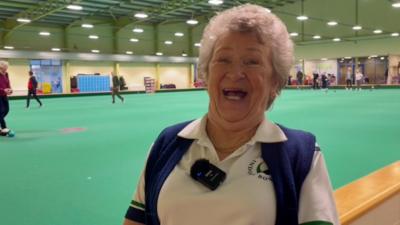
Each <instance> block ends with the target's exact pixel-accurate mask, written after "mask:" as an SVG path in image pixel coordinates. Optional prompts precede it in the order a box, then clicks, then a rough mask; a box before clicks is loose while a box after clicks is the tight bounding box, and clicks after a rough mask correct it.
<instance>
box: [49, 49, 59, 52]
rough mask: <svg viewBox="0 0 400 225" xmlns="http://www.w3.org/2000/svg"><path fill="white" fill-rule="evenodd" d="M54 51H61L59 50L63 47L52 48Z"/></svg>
mask: <svg viewBox="0 0 400 225" xmlns="http://www.w3.org/2000/svg"><path fill="white" fill-rule="evenodd" d="M51 50H52V51H53V52H59V51H61V49H59V48H52V49H51Z"/></svg>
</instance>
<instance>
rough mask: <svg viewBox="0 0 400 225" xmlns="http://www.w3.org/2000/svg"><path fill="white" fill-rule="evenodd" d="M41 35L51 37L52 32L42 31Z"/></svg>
mask: <svg viewBox="0 0 400 225" xmlns="http://www.w3.org/2000/svg"><path fill="white" fill-rule="evenodd" d="M39 35H42V36H50V32H47V31H42V32H40V33H39Z"/></svg>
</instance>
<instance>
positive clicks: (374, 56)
mask: <svg viewBox="0 0 400 225" xmlns="http://www.w3.org/2000/svg"><path fill="white" fill-rule="evenodd" d="M369 57H371V58H376V57H378V56H377V55H371V56H369Z"/></svg>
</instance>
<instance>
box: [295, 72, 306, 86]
mask: <svg viewBox="0 0 400 225" xmlns="http://www.w3.org/2000/svg"><path fill="white" fill-rule="evenodd" d="M303 77H304V74H303V72H301V70H299V71H297V74H296V78H297V85H303Z"/></svg>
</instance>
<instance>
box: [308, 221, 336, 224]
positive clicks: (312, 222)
mask: <svg viewBox="0 0 400 225" xmlns="http://www.w3.org/2000/svg"><path fill="white" fill-rule="evenodd" d="M300 225H333V223H331V222H327V221H310V222H305V223H301V224H300Z"/></svg>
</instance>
